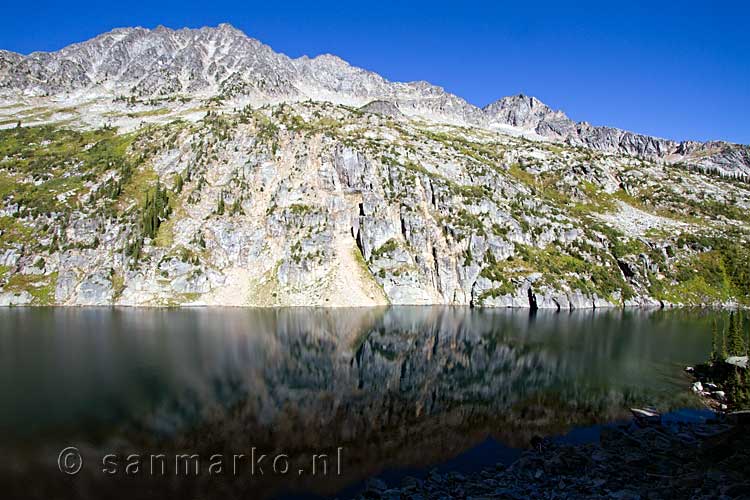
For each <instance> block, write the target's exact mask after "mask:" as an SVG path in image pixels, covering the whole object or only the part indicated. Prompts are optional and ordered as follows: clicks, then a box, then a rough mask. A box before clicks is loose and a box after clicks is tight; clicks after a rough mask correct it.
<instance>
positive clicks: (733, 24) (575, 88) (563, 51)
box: [0, 0, 750, 144]
mask: <svg viewBox="0 0 750 500" xmlns="http://www.w3.org/2000/svg"><path fill="white" fill-rule="evenodd" d="M458 4H459V2H442V1H437V0H434V1H431V2H422V1H419V2H408V3H407V2H391V1H377V2H358V3H356V4H354V3H352V4H351V5H345V2H343V1H328V0H319V1H315V2H295V1H291V0H277V1H268V0H265V1H263V2H252V1H241V0H236V1H228V0H212V1H209V2H205V1H204V2H194V1H192V0H184V1H180V2H176V1H172V0H168V1H160V0H150V1H147V2H144V1H142V0H124V1H117V0H115V1H112V2H107V1H101V0H100V1H98V2H71V1H69V2H64V1H59V0H58V1H55V2H48V1H35V2H6V5H4V7H3V9H2V10H3V16H2V18H1V19H0V48H3V49H6V50H13V51H16V52H21V53H28V52H31V51H34V50H56V49H59V48H61V47H63V46H65V45H67V44H69V43H72V42H77V41H82V40H85V39H87V38H90V37H92V36H95V35H97V34H99V33H101V32H103V31H107V30H109V29H111V28H114V27H121V26H135V25H140V26H145V27H155V26H156V25H158V24H163V25H165V26H168V27H171V28H179V27H184V26H188V27H200V26H204V25H216V24H219V23H221V22H229V23H231V24H233V25H234V26H236V27H238V28H240V29H242V30H243V31H245V32H246V33H247V34H248V35H250V36H253V37H255V38H258V39H260V40H261V41H263V42H265V43H267V44H269V45H271V46H272V47H273V48H274V49H275V50H277V51H281V52H284V53H286V54H287V55H290V56H293V57H296V56H299V55H302V54H308V55H316V54H320V53H326V52H328V53H333V54H336V55H338V56H340V57H342V58H344V59H346V60H347V61H349V62H350V63H352V64H354V65H357V66H362V67H364V68H367V69H370V70H373V71H377V72H378V73H380V74H382V75H383V76H385V77H387V78H389V79H391V80H428V81H430V82H432V83H435V84H437V85H441V86H443V87H445V88H446V89H447V90H449V91H450V92H453V93H455V94H458V95H460V96H462V97H464V98H465V99H467V100H468V101H469V102H471V103H474V104H476V105H479V106H484V105H486V104H488V103H490V102H492V101H494V100H495V99H498V98H500V97H502V96H505V95H511V94H517V93H524V94H528V95H534V96H537V97H539V98H540V99H541V100H543V101H545V102H546V103H547V104H549V105H550V106H552V107H554V108H559V109H562V110H563V111H565V112H566V113H567V114H568V115H569V116H570V117H571V118H573V119H575V120H586V121H589V122H591V123H593V124H596V125H612V126H616V127H621V128H625V129H628V130H633V131H637V132H642V133H647V134H651V135H657V136H661V137H668V138H673V139H696V140H706V139H726V140H731V141H735V142H741V143H745V144H750V36H749V35H748V32H749V31H750V3H748V2H736V3H728V2H712V1H706V0H703V1H701V2H694V1H692V0H688V1H683V2H673V3H669V4H667V3H662V4H659V5H657V4H654V3H652V2H643V3H641V2H632V3H631V2H606V1H605V2H602V1H599V2H591V3H587V2H546V1H543V0H538V1H535V2H534V1H532V2H519V1H515V2H508V3H505V2H474V3H466V4H465V5H458Z"/></svg>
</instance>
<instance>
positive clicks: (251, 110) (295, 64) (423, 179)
mask: <svg viewBox="0 0 750 500" xmlns="http://www.w3.org/2000/svg"><path fill="white" fill-rule="evenodd" d="M0 127H1V128H2V130H0V304H2V305H21V304H30V305H48V304H60V305H103V304H120V305H165V306H168V305H203V304H205V305H236V306H278V305H320V306H364V305H380V304H464V305H472V306H477V307H480V306H487V307H524V308H554V309H572V308H600V307H616V306H654V305H656V306H670V305H712V306H717V305H724V306H737V305H745V306H747V305H750V216H749V215H748V209H750V183H748V181H750V147H748V146H744V145H737V144H730V143H725V142H709V143H697V142H676V141H671V140H666V139H658V138H654V137H647V136H643V135H638V134H635V133H631V132H625V131H622V130H618V129H613V128H608V127H595V126H592V125H589V124H587V123H576V122H573V121H572V120H570V119H569V118H568V117H567V116H565V114H563V113H562V112H560V111H554V110H552V109H550V108H549V107H547V106H546V105H544V104H543V103H541V102H540V101H539V100H537V99H535V98H533V97H528V96H523V95H519V96H513V97H505V98H503V99H500V100H499V101H497V102H495V103H493V104H491V105H489V106H487V107H486V108H484V109H480V108H477V107H475V106H473V105H471V104H469V103H468V102H466V101H465V100H463V99H461V98H460V97H457V96H455V95H451V94H449V93H447V92H445V91H444V90H443V89H441V88H439V87H436V86H434V85H431V84H429V83H426V82H410V83H397V82H389V81H387V80H385V79H384V78H382V77H380V76H379V75H377V74H375V73H372V72H369V71H366V70H363V69H360V68H355V67H352V66H350V65H349V64H347V63H346V62H345V61H343V60H341V59H339V58H337V57H335V56H331V55H322V56H318V57H315V58H308V57H301V58H297V59H291V58H289V57H287V56H285V55H283V54H279V53H276V52H274V51H273V50H272V49H271V48H270V47H268V46H266V45H263V44H262V43H260V42H259V41H257V40H254V39H252V38H249V37H247V36H246V35H245V34H243V33H242V32H240V31H238V30H236V29H234V28H232V27H231V26H229V25H220V26H219V27H217V28H202V29H198V30H191V29H181V30H171V29H167V28H163V27H159V28H156V29H154V30H147V29H143V28H126V29H117V30H114V31H112V32H109V33H105V34H103V35H100V36H98V37H96V38H94V39H92V40H89V41H86V42H83V43H79V44H74V45H71V46H69V47H66V48H64V49H62V50H60V51H58V52H53V53H32V54H30V55H28V56H23V55H20V54H15V53H11V52H5V51H0Z"/></svg>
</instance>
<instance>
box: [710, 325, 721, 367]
mask: <svg viewBox="0 0 750 500" xmlns="http://www.w3.org/2000/svg"><path fill="white" fill-rule="evenodd" d="M719 356H720V353H719V327H718V326H717V324H716V320H714V322H713V326H712V328H711V363H716V362H717V361H719Z"/></svg>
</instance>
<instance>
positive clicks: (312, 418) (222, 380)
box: [0, 307, 711, 498]
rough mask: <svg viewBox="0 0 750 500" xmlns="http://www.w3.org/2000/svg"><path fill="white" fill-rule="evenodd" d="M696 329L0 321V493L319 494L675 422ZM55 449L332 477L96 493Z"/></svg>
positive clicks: (188, 316) (322, 320)
mask: <svg viewBox="0 0 750 500" xmlns="http://www.w3.org/2000/svg"><path fill="white" fill-rule="evenodd" d="M710 321H711V316H710V313H705V312H702V313H699V312H688V311H669V312H667V311H620V310H613V311H604V312H602V311H597V312H594V311H576V312H573V313H571V314H557V313H543V312H539V313H537V314H535V315H531V316H530V315H529V314H528V312H518V311H508V310H481V311H478V310H472V309H468V308H447V307H393V308H373V309H335V310H331V309H268V310H255V309H251V310H247V309H220V308H216V309H213V308H212V309H181V310H161V309H68V308H50V309H6V310H0V328H1V330H0V407H2V408H6V409H7V408H12V411H4V412H2V413H0V433H2V436H3V448H8V449H9V451H10V455H11V456H12V457H14V458H13V460H12V463H13V471H12V472H9V471H8V470H4V471H2V472H0V480H2V484H6V483H7V484H8V485H9V486H7V487H5V489H6V491H9V492H10V493H14V492H16V493H18V492H23V493H24V496H28V494H29V491H28V489H27V485H28V480H29V478H31V477H33V478H35V479H36V480H37V481H36V483H35V484H38V489H39V491H38V495H37V496H38V497H40V498H41V497H47V496H49V493H50V491H55V492H58V491H62V492H68V495H69V496H70V497H79V496H84V497H85V496H90V497H92V498H96V497H100V496H102V494H103V492H106V495H107V496H109V497H118V498H119V497H120V496H122V497H125V496H127V495H136V494H137V496H138V497H144V494H143V492H144V491H145V490H144V488H148V491H150V492H151V493H149V494H151V495H153V497H163V496H164V495H166V494H168V493H171V494H173V495H175V496H181V497H182V496H186V495H195V494H199V493H201V492H203V493H206V492H209V493H208V494H209V495H210V496H214V494H215V493H216V492H217V491H221V492H222V496H224V497H233V496H247V494H248V492H252V493H253V495H251V496H261V495H275V494H279V493H280V492H283V491H314V492H316V493H318V494H335V492H336V491H339V490H341V489H342V488H345V487H346V486H347V485H349V484H352V483H355V482H357V481H360V480H362V479H363V478H366V477H368V476H371V475H374V474H377V473H379V472H380V471H382V470H383V469H384V468H399V467H410V468H413V467H428V466H430V465H432V464H435V463H439V462H442V461H445V460H448V459H450V458H451V457H454V456H456V455H458V454H460V453H461V452H464V451H466V450H468V449H470V448H472V447H475V446H477V445H479V444H480V443H482V442H484V441H485V440H486V439H487V437H488V436H491V437H493V438H494V439H496V440H498V441H500V442H502V443H505V444H506V445H509V446H514V447H523V446H526V445H527V444H528V442H529V439H530V437H531V436H532V435H534V434H540V435H550V434H559V433H563V432H565V431H566V430H568V429H570V428H571V427H572V426H580V425H587V424H593V423H599V422H605V421H611V420H614V419H616V418H619V417H621V416H623V415H624V412H625V411H626V410H627V407H628V406H629V405H642V404H647V403H656V404H659V405H661V406H663V407H669V408H674V407H681V406H689V405H690V404H692V401H691V400H690V399H689V398H688V396H687V395H686V391H684V390H683V386H684V385H685V383H686V382H685V379H683V378H681V375H680V373H681V368H682V367H683V366H684V365H685V364H689V363H694V362H697V361H699V360H701V359H704V358H705V356H706V354H707V351H708V349H709V345H710V336H707V335H706V334H705V332H706V331H707V330H708V328H707V325H708V324H710ZM69 445H75V446H78V447H79V448H81V449H82V450H85V451H84V458H86V457H87V454H88V455H90V456H91V457H101V455H103V454H105V453H110V452H118V453H129V452H139V453H148V452H151V451H154V452H163V453H170V452H180V453H181V452H184V451H185V450H187V451H190V452H191V453H199V454H201V456H204V455H205V456H206V457H210V456H211V454H213V453H227V454H231V453H232V452H248V451H249V450H250V448H251V447H252V446H255V447H257V448H258V449H259V450H263V451H264V452H268V453H269V454H273V453H285V454H288V455H289V457H290V462H291V463H292V464H293V465H292V467H291V469H292V470H293V471H294V470H297V466H300V467H301V466H302V464H303V463H309V457H310V455H311V454H312V453H320V452H328V453H330V454H331V455H335V450H336V449H337V447H343V448H344V452H343V455H342V456H343V467H342V474H341V475H340V476H339V475H333V476H328V477H327V478H320V477H317V478H310V477H305V476H304V475H303V476H297V475H292V476H285V477H278V476H277V477H266V476H264V477H262V478H259V477H247V476H243V477H240V478H232V479H231V480H225V481H221V482H219V480H217V479H216V478H215V477H214V478H209V479H206V478H203V477H201V478H200V479H199V480H193V481H188V480H185V479H184V478H182V479H181V480H179V481H178V480H172V481H165V480H164V478H159V479H158V480H156V479H153V478H142V477H141V478H137V479H135V480H133V478H125V479H122V478H119V477H115V478H112V477H103V476H102V474H101V471H100V468H101V467H100V464H99V463H97V462H98V461H99V459H98V458H91V463H92V464H96V466H94V465H91V466H90V467H87V468H85V469H84V470H83V471H82V473H81V474H80V475H79V476H76V477H75V478H74V479H71V478H67V477H61V476H63V475H62V474H61V473H60V472H59V471H58V470H57V464H56V460H57V454H58V452H59V450H60V449H62V448H63V447H65V446H69ZM88 462H89V461H88V460H87V461H86V463H88ZM217 482H219V484H218V486H217ZM82 484H83V485H85V487H82V486H81V485H82ZM219 486H220V487H219ZM52 488H55V489H52ZM58 488H59V489H58ZM217 488H218V489H217ZM11 496H12V495H11ZM58 496H59V495H58Z"/></svg>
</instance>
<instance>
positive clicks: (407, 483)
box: [358, 415, 750, 500]
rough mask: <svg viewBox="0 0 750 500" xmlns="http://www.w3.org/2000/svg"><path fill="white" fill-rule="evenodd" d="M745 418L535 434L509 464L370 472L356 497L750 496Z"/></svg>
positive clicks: (656, 421)
mask: <svg viewBox="0 0 750 500" xmlns="http://www.w3.org/2000/svg"><path fill="white" fill-rule="evenodd" d="M748 430H749V429H748V424H747V421H746V420H745V421H740V420H739V419H729V418H726V417H725V416H723V415H717V416H716V418H713V419H708V420H706V421H705V422H700V423H696V422H681V421H677V420H666V419H665V420H662V419H661V418H660V417H658V416H657V417H656V418H654V419H651V420H648V419H643V418H636V419H634V420H633V421H632V422H630V423H627V424H621V425H616V426H608V427H605V428H604V429H602V433H601V439H600V441H599V442H598V443H589V444H584V445H575V444H573V445H571V444H558V443H554V442H551V441H547V440H544V439H538V440H534V442H533V443H532V449H530V450H528V451H525V452H524V453H523V454H522V455H521V457H520V458H519V459H518V460H517V461H516V462H514V463H513V464H511V465H510V466H508V467H505V466H504V465H503V464H498V465H496V466H495V467H490V468H485V469H483V470H481V471H479V472H477V473H473V474H469V475H463V474H460V473H455V472H449V473H447V474H439V473H437V472H436V471H431V472H430V473H429V474H428V476H427V477H426V478H425V479H417V478H413V477H407V478H405V479H404V480H403V481H402V484H401V486H400V487H397V488H388V487H387V485H386V484H385V483H383V482H382V481H380V480H378V479H371V480H370V481H369V482H368V483H367V485H366V488H365V491H364V492H363V493H362V494H361V495H360V496H359V497H358V498H361V499H366V498H389V499H390V498H392V499H397V498H407V499H413V500H419V499H428V498H507V499H522V498H549V499H553V498H587V499H599V498H616V499H621V500H624V499H628V500H631V499H632V500H635V499H654V500H655V499H662V498H665V499H666V498H696V499H703V498H705V499H708V498H727V499H728V498H750V432H748Z"/></svg>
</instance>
